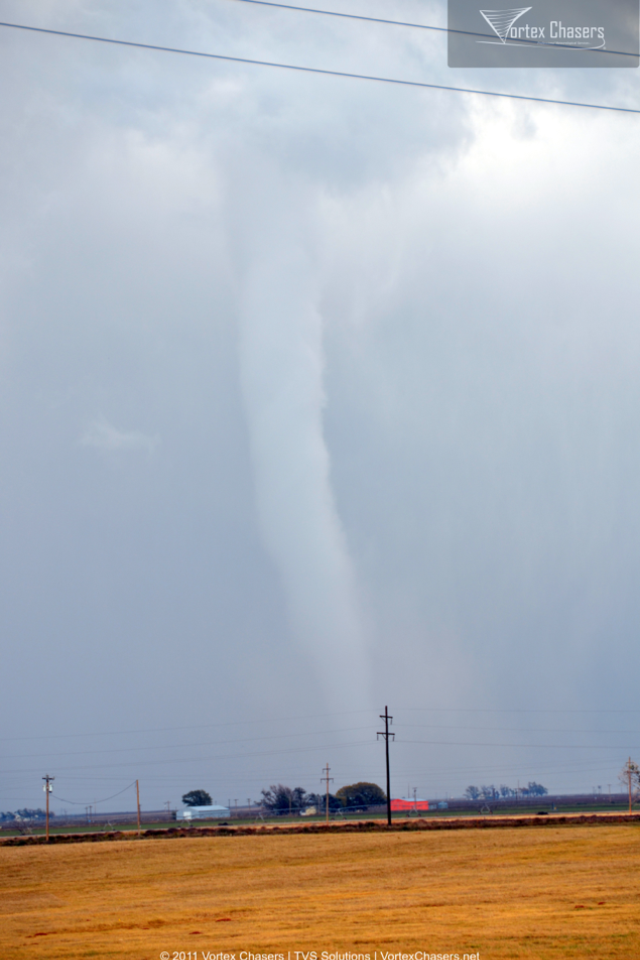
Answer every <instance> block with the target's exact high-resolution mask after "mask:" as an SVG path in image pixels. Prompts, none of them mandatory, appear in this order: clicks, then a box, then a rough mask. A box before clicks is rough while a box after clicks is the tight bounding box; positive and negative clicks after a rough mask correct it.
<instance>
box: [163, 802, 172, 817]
mask: <svg viewBox="0 0 640 960" xmlns="http://www.w3.org/2000/svg"><path fill="white" fill-rule="evenodd" d="M164 805H165V807H166V808H167V813H168V814H169V815H171V800H165V802H164Z"/></svg>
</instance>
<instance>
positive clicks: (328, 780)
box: [321, 762, 333, 823]
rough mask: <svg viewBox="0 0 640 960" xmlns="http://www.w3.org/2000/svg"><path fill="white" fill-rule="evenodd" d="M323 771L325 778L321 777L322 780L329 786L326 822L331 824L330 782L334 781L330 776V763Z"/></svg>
mask: <svg viewBox="0 0 640 960" xmlns="http://www.w3.org/2000/svg"><path fill="white" fill-rule="evenodd" d="M323 769H324V777H321V779H322V780H324V781H325V782H326V785H327V803H326V822H327V823H329V782H330V781H331V780H333V777H330V776H329V770H330V769H331V768H330V766H329V763H328V762H327V765H326V767H324V768H323Z"/></svg>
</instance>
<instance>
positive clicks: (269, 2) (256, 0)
mask: <svg viewBox="0 0 640 960" xmlns="http://www.w3.org/2000/svg"><path fill="white" fill-rule="evenodd" d="M233 2H234V3H253V4H257V6H260V7H276V8H278V9H280V10H295V11H297V12H299V13H317V14H321V15H322V16H325V17H341V18H343V19H345V20H364V21H366V22H367V23H383V24H385V25H388V26H394V27H410V28H412V29H415V30H433V31H435V32H437V33H455V34H460V35H461V36H465V37H482V38H483V39H486V40H495V36H496V35H495V33H478V32H476V31H475V30H456V29H454V28H453V27H434V26H432V25H431V24H426V23H412V22H410V21H407V20H385V19H384V18H382V17H365V16H364V15H363V14H359V13H340V12H338V11H337V10H320V9H318V8H316V7H298V6H294V5H293V4H290V3H275V2H274V0H233ZM518 44H521V45H522V46H526V45H529V46H534V47H540V46H543V47H553V48H559V49H561V50H575V49H576V48H575V46H573V45H572V44H570V43H553V44H550V43H541V42H540V41H538V40H527V39H520V38H519V39H518ZM589 53H608V54H611V55H614V56H617V57H635V58H636V60H637V59H638V57H639V56H640V54H638V53H635V52H633V53H631V52H629V51H628V50H600V49H598V50H589Z"/></svg>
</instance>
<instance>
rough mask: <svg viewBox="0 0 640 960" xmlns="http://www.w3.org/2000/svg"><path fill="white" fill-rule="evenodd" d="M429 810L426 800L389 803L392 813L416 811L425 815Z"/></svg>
mask: <svg viewBox="0 0 640 960" xmlns="http://www.w3.org/2000/svg"><path fill="white" fill-rule="evenodd" d="M428 809H429V801H428V800H392V801H391V812H392V813H411V811H412V810H413V811H417V812H418V813H425V812H426V811H427V810H428Z"/></svg>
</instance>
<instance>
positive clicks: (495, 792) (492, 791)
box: [464, 780, 549, 800]
mask: <svg viewBox="0 0 640 960" xmlns="http://www.w3.org/2000/svg"><path fill="white" fill-rule="evenodd" d="M548 793H549V791H548V790H547V788H546V787H543V786H542V784H541V783H536V782H535V780H530V781H529V783H528V784H527V786H526V787H519V788H516V789H515V790H514V789H513V787H507V786H506V785H505V784H504V783H502V784H500V786H499V787H497V788H496V787H494V785H493V784H490V785H489V786H488V787H487V786H484V785H483V786H482V787H475V786H473V784H472V785H471V786H469V787H467V789H466V790H465V791H464V796H465V798H466V799H467V800H500V799H502V800H507V799H508V798H509V797H544V796H546V794H548Z"/></svg>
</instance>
